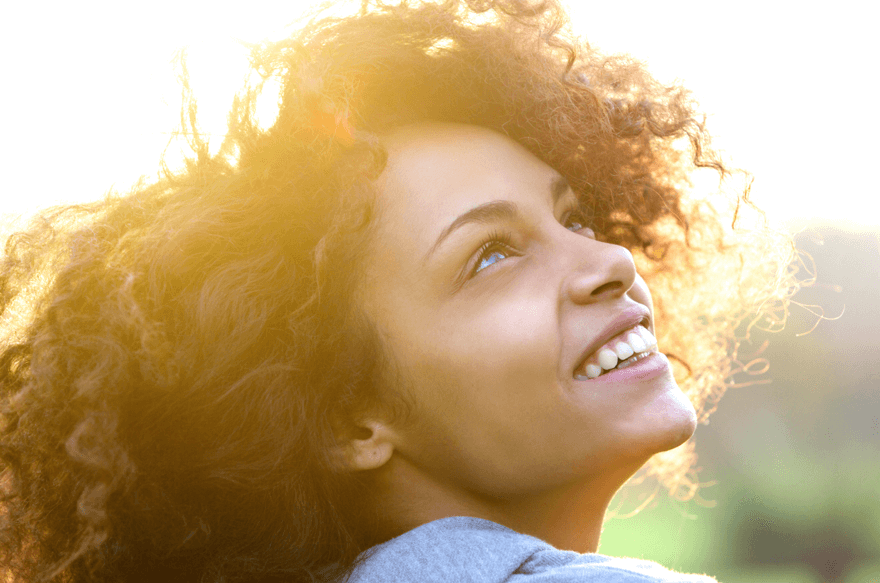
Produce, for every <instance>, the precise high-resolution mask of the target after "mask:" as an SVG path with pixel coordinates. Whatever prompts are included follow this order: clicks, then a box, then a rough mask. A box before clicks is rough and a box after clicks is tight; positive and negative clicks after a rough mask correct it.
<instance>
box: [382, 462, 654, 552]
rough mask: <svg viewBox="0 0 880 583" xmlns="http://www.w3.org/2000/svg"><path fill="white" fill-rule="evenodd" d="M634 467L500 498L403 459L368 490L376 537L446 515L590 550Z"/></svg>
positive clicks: (596, 545) (564, 546) (561, 546)
mask: <svg viewBox="0 0 880 583" xmlns="http://www.w3.org/2000/svg"><path fill="white" fill-rule="evenodd" d="M637 469H638V466H634V467H631V468H625V469H620V470H617V471H615V472H603V473H602V475H601V476H599V477H595V476H594V477H590V478H583V479H581V480H579V481H577V482H572V483H570V484H567V485H564V486H559V487H556V488H553V489H549V490H547V491H544V492H540V493H536V494H528V495H523V496H519V497H516V498H509V499H505V500H499V499H492V498H488V497H485V496H480V495H476V494H474V493H472V492H467V491H462V490H461V489H457V488H453V487H450V486H449V485H447V484H445V483H442V482H438V481H436V480H433V479H430V478H429V477H427V476H425V475H424V474H423V473H421V472H420V471H419V470H418V469H416V468H413V467H412V466H409V465H408V464H405V463H404V464H402V465H401V464H395V463H394V460H392V461H391V462H390V467H386V468H383V470H380V471H382V472H383V474H384V475H382V476H378V477H379V479H378V480H377V482H376V485H377V486H378V488H377V489H376V490H374V494H375V497H374V503H375V504H376V508H377V510H378V512H377V514H378V515H381V516H383V517H385V518H387V520H388V523H387V525H386V526H385V528H384V529H383V530H384V532H383V534H382V537H381V538H382V540H388V539H390V538H393V537H394V536H397V535H399V534H402V533H404V532H406V531H408V530H411V529H413V528H416V527H417V526H420V525H422V524H425V523H428V522H431V521H433V520H439V519H441V518H446V517H449V516H473V517H476V518H483V519H486V520H491V521H493V522H496V523H498V524H501V525H504V526H506V527H508V528H510V529H512V530H515V531H517V532H520V533H523V534H528V535H531V536H534V537H536V538H539V539H541V540H544V541H546V542H548V543H550V544H551V545H553V546H554V547H556V548H558V549H562V550H571V551H576V552H579V553H594V552H596V550H597V549H598V548H599V537H600V535H601V532H602V523H603V521H604V518H605V512H606V510H607V509H608V504H609V503H610V502H611V498H612V497H613V496H614V494H615V492H616V491H617V490H618V489H619V488H620V487H621V486H622V485H623V484H624V482H626V480H628V479H629V478H630V476H632V474H633V473H634V472H635V471H636V470H637Z"/></svg>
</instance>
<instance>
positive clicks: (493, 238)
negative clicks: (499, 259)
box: [468, 231, 516, 279]
mask: <svg viewBox="0 0 880 583" xmlns="http://www.w3.org/2000/svg"><path fill="white" fill-rule="evenodd" d="M497 250H502V251H505V252H509V253H515V252H516V251H514V249H513V233H511V232H510V231H493V232H492V233H491V234H489V236H488V237H486V238H485V239H484V240H483V243H482V244H481V245H480V248H479V249H478V250H477V260H476V261H474V265H473V267H471V269H470V271H469V274H468V279H470V278H472V277H473V276H475V275H476V274H478V273H479V272H480V271H481V270H480V269H479V267H480V264H481V263H483V260H484V259H486V258H487V257H489V255H491V253H490V251H497Z"/></svg>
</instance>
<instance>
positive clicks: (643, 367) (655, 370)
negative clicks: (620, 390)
mask: <svg viewBox="0 0 880 583" xmlns="http://www.w3.org/2000/svg"><path fill="white" fill-rule="evenodd" d="M668 370H669V359H668V358H666V355H665V354H663V353H662V352H658V351H657V349H656V348H655V349H654V350H653V351H652V352H651V355H650V356H648V357H647V358H643V359H641V360H638V361H636V362H635V364H632V365H630V366H628V367H626V368H615V369H613V370H610V371H608V372H606V373H605V374H603V375H602V376H598V377H596V378H594V379H587V378H581V379H577V380H581V381H584V382H588V383H603V382H604V383H612V384H618V383H625V382H632V381H644V380H648V379H652V378H654V377H657V376H660V375H661V374H663V373H665V372H666V371H668Z"/></svg>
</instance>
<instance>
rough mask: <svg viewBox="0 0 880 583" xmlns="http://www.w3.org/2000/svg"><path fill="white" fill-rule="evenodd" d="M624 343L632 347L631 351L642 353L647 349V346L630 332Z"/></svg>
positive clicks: (636, 335) (639, 337) (640, 338)
mask: <svg viewBox="0 0 880 583" xmlns="http://www.w3.org/2000/svg"><path fill="white" fill-rule="evenodd" d="M626 341H627V342H628V343H629V345H630V346H632V349H633V350H635V351H636V352H637V353H638V352H644V351H645V350H647V349H648V345H647V344H646V343H645V341H644V340H642V337H641V336H639V335H638V334H636V333H635V332H630V333H629V335H627V337H626Z"/></svg>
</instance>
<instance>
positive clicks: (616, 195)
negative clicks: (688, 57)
mask: <svg viewBox="0 0 880 583" xmlns="http://www.w3.org/2000/svg"><path fill="white" fill-rule="evenodd" d="M251 54H252V65H253V68H254V70H255V71H257V72H258V73H259V74H260V75H261V78H262V81H261V82H260V83H257V84H254V85H249V86H248V87H246V88H245V90H244V91H243V92H242V93H241V94H240V95H239V96H238V97H237V98H236V100H235V102H234V105H233V107H232V111H231V114H230V117H229V120H230V121H229V132H228V135H227V136H226V137H225V139H224V141H223V143H222V145H221V147H220V150H219V152H217V153H216V154H212V153H211V151H210V149H209V145H208V143H207V142H206V141H205V139H204V138H203V136H201V135H200V134H199V133H198V131H197V127H196V124H195V103H194V101H192V100H191V99H190V100H188V101H186V102H185V104H184V108H183V113H184V115H183V119H184V120H185V122H186V127H185V129H186V132H185V133H186V134H187V135H188V139H189V144H190V146H191V147H192V151H193V154H192V156H191V157H190V158H189V159H188V160H187V163H186V167H185V168H184V169H183V170H181V171H178V172H171V171H168V170H167V168H166V169H165V170H166V171H165V173H164V174H163V177H162V178H161V179H159V180H158V181H156V182H154V183H151V184H145V183H141V184H139V185H138V186H137V187H135V188H134V189H132V191H131V192H129V193H128V194H126V195H125V196H117V195H108V196H107V197H105V198H104V200H101V201H99V202H95V203H91V204H83V205H75V206H64V207H56V208H54V209H50V210H47V211H44V212H42V213H40V214H39V215H38V216H37V218H35V219H34V220H33V221H32V223H31V224H30V225H29V226H28V227H27V229H25V230H23V231H21V232H17V233H14V234H12V235H11V236H9V237H8V239H7V241H6V247H5V257H4V259H3V264H2V271H0V301H2V304H0V308H2V325H3V332H2V343H3V344H2V354H0V468H2V471H3V473H2V478H0V491H2V503H0V565H2V567H0V577H2V578H3V580H4V581H9V582H19V581H64V582H80V581H101V582H104V581H133V580H141V579H143V580H151V581H152V580H163V581H203V582H221V581H223V582H232V581H270V580H271V581H274V580H276V579H277V580H280V579H281V578H284V579H285V580H287V581H300V580H302V581H313V580H334V579H338V578H339V577H341V576H342V575H343V574H344V573H345V572H347V571H348V570H349V569H350V568H351V566H352V565H353V563H354V561H355V559H356V557H357V555H358V554H359V553H360V552H361V551H363V550H364V549H365V548H366V547H367V546H369V545H370V544H372V543H374V542H375V541H374V540H373V539H372V538H371V536H372V535H371V531H370V524H371V517H370V516H369V514H368V513H367V512H366V511H364V510H361V509H360V508H359V505H358V500H360V496H361V493H362V492H363V491H364V490H363V489H364V488H365V487H366V485H365V484H364V483H363V482H362V481H360V480H359V479H358V477H357V476H355V475H353V474H351V473H348V472H344V471H340V470H339V468H338V467H337V464H336V463H335V462H334V459H333V458H332V456H331V454H330V452H331V451H332V450H333V448H334V445H335V444H336V437H335V436H336V435H338V432H339V430H340V423H342V424H343V425H344V424H345V422H344V420H345V419H350V418H351V415H352V414H354V413H355V412H356V411H357V410H358V409H359V407H362V406H364V404H365V403H372V402H386V403H387V404H388V406H389V408H391V409H392V410H394V411H396V412H397V413H398V414H401V415H405V414H406V407H405V405H404V404H402V403H399V402H396V401H395V400H394V399H393V398H392V397H390V396H389V395H386V394H383V393H380V391H379V387H377V386H376V383H375V379H376V378H378V377H379V376H380V375H381V373H382V372H383V371H382V367H384V366H386V365H387V364H388V363H389V362H390V358H391V357H390V356H389V354H388V353H387V351H386V350H385V349H384V348H383V347H382V345H381V343H380V341H379V339H378V337H377V335H376V333H375V331H374V329H373V328H372V326H371V324H370V323H369V322H368V321H367V320H366V319H365V318H364V317H363V316H362V315H361V314H360V312H359V311H358V308H357V306H355V305H353V302H351V301H350V298H351V297H352V293H353V290H354V289H355V287H356V286H357V284H358V281H359V277H360V272H359V270H358V266H359V265H360V260H361V256H360V255H361V253H362V250H363V249H365V248H366V246H367V245H366V243H367V241H368V239H369V236H370V228H369V227H370V225H371V224H372V223H371V221H372V209H373V206H372V200H373V198H372V193H373V188H374V182H375V179H376V178H377V177H378V175H379V174H380V173H381V172H382V170H383V165H384V163H385V152H384V150H383V147H382V143H381V140H380V138H379V136H380V135H382V134H383V133H385V132H388V131H389V130H390V129H393V128H395V127H399V126H401V125H404V124H409V123H413V122H418V121H425V120H432V121H446V122H457V123H465V124H475V125H479V126H484V127H486V128H490V129H493V130H495V131H498V132H501V133H504V134H506V135H508V136H510V137H511V138H513V139H514V140H516V141H517V142H519V143H520V144H523V145H524V146H525V147H527V148H528V149H529V150H530V151H531V152H533V153H534V154H535V155H536V156H538V157H539V158H541V159H542V160H544V161H545V162H546V163H547V164H549V165H550V166H552V167H553V168H555V169H556V170H558V171H559V172H560V173H562V174H563V175H564V176H565V178H567V179H568V181H569V183H570V184H571V186H572V188H573V190H574V191H575V192H576V194H577V195H578V196H579V197H580V200H581V201H582V204H583V205H584V207H585V208H586V209H587V210H588V211H589V212H590V213H591V214H592V216H593V217H594V218H595V225H596V231H597V232H598V233H600V237H601V239H602V240H605V241H608V242H612V243H616V244H619V245H623V246H625V247H627V248H628V249H630V250H631V251H632V253H633V255H634V257H635V260H636V263H637V266H638V268H639V271H640V273H641V274H642V275H643V277H644V278H645V280H646V281H647V283H648V284H649V286H650V288H651V290H652V292H653V295H654V298H655V307H656V320H657V329H658V331H659V340H660V342H661V345H663V346H665V347H669V352H670V356H671V357H672V358H673V360H674V362H673V366H674V372H675V375H676V378H677V379H678V380H679V382H680V384H681V385H682V388H683V389H684V390H685V392H686V393H687V394H688V395H689V396H690V398H691V400H692V401H693V402H694V404H695V406H696V408H697V411H698V415H699V417H700V418H701V419H705V418H706V416H707V415H708V414H709V412H710V411H711V410H712V409H713V408H714V404H715V403H716V402H717V399H718V397H720V395H721V393H722V392H723V390H724V388H725V386H727V385H729V384H731V383H732V377H733V374H734V373H736V372H737V371H738V368H737V356H736V348H737V346H738V343H737V338H736V337H735V334H734V331H735V330H736V329H737V326H738V325H739V323H740V322H741V321H743V319H744V318H750V321H751V322H752V324H755V323H757V322H759V321H761V318H765V317H766V318H768V319H769V316H766V315H767V314H773V313H774V311H778V310H782V311H783V312H784V311H785V309H786V306H787V301H788V298H789V297H790V295H791V294H792V293H794V291H795V288H796V283H795V281H794V278H793V270H792V269H791V263H792V259H793V257H794V247H793V245H792V243H791V240H790V239H788V238H786V237H784V236H782V235H779V234H776V233H773V232H772V231H770V230H769V229H767V228H766V224H765V225H764V226H760V225H758V226H749V227H748V228H743V227H742V226H741V224H742V223H743V222H744V221H745V220H746V217H745V215H746V214H747V211H748V212H750V213H751V212H753V211H755V210H757V209H755V208H754V205H752V204H751V203H750V202H749V200H748V189H747V188H745V189H743V188H741V189H740V190H739V191H738V192H733V194H732V195H730V196H727V197H726V198H725V194H724V193H726V192H729V190H724V189H719V191H718V192H717V193H716V196H715V198H714V199H713V200H714V202H713V203H711V204H710V203H709V202H708V199H707V198H706V197H698V196H695V194H694V192H693V189H692V188H691V187H690V183H689V177H690V176H691V175H692V173H693V171H694V170H695V169H698V168H709V169H712V170H714V171H716V172H717V173H718V175H719V177H720V178H721V179H722V181H721V184H728V183H729V181H728V180H727V179H728V178H729V177H730V176H731V171H730V170H729V169H728V168H726V167H725V165H724V164H723V163H722V162H721V161H720V159H719V158H718V157H717V156H716V155H715V154H713V153H712V151H711V149H710V148H709V138H708V134H707V133H706V130H705V127H704V123H703V121H702V119H701V118H700V117H699V116H698V115H697V113H696V109H695V104H694V102H693V101H692V99H691V97H690V96H689V94H688V93H687V91H685V90H684V89H683V88H681V87H679V86H663V85H660V84H658V83H657V82H656V81H655V80H653V79H652V77H650V75H649V74H648V73H647V72H646V71H645V70H644V68H643V67H642V66H641V65H640V64H639V63H637V62H634V61H633V60H631V59H629V58H627V57H622V56H605V55H603V54H602V53H600V52H599V51H597V50H594V49H592V48H590V47H589V46H588V45H586V44H585V43H583V42H581V41H578V40H576V39H575V38H574V37H573V36H572V34H571V32H570V31H569V29H568V24H567V21H566V17H565V14H564V12H563V10H562V8H561V7H560V6H559V5H558V3H557V2H555V1H551V0H547V1H537V0H497V1H493V0H467V1H457V0H449V1H446V2H442V3H431V2H415V1H413V2H406V1H404V2H403V3H401V4H399V5H397V4H394V5H392V4H386V3H384V2H378V1H377V2H367V1H365V2H364V3H363V5H362V6H360V7H359V8H358V9H357V10H356V11H355V13H353V14H349V15H348V16H326V15H325V16H322V17H320V18H317V17H316V18H315V19H313V20H312V21H310V22H309V23H308V24H306V25H304V26H303V27H302V28H301V30H300V31H299V32H297V33H296V34H294V35H293V36H292V37H291V38H289V39H287V40H284V41H281V42H276V43H271V44H262V45H258V46H254V47H252V53H251ZM276 78H277V79H280V80H281V86H282V92H281V98H280V109H279V113H278V116H277V119H276V121H275V123H274V125H272V127H270V128H268V129H262V128H261V127H260V126H259V125H258V123H257V121H256V119H255V114H254V111H255V103H256V99H257V96H258V95H259V92H260V89H261V87H262V82H263V81H266V80H269V79H276ZM184 87H185V88H188V85H187V84H186V82H184ZM741 203H744V204H742V205H741ZM722 205H727V206H723V207H722ZM737 221H739V222H740V225H737ZM728 222H730V226H729V227H728V225H727V224H728ZM340 266H342V267H340ZM777 319H778V318H777ZM693 462H694V454H693V449H692V446H690V445H686V446H685V447H683V448H679V449H677V450H675V451H673V452H671V453H667V454H664V455H661V456H657V457H656V458H655V460H654V461H652V465H650V466H649V470H648V471H649V473H651V474H653V475H655V476H656V477H658V478H659V479H660V481H661V483H662V484H664V485H665V486H667V487H668V488H669V490H670V491H671V492H672V493H673V495H677V496H682V495H686V494H687V493H688V492H691V493H692V491H693V487H694V484H695V481H694V478H693V474H692V471H691V468H692V466H693Z"/></svg>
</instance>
